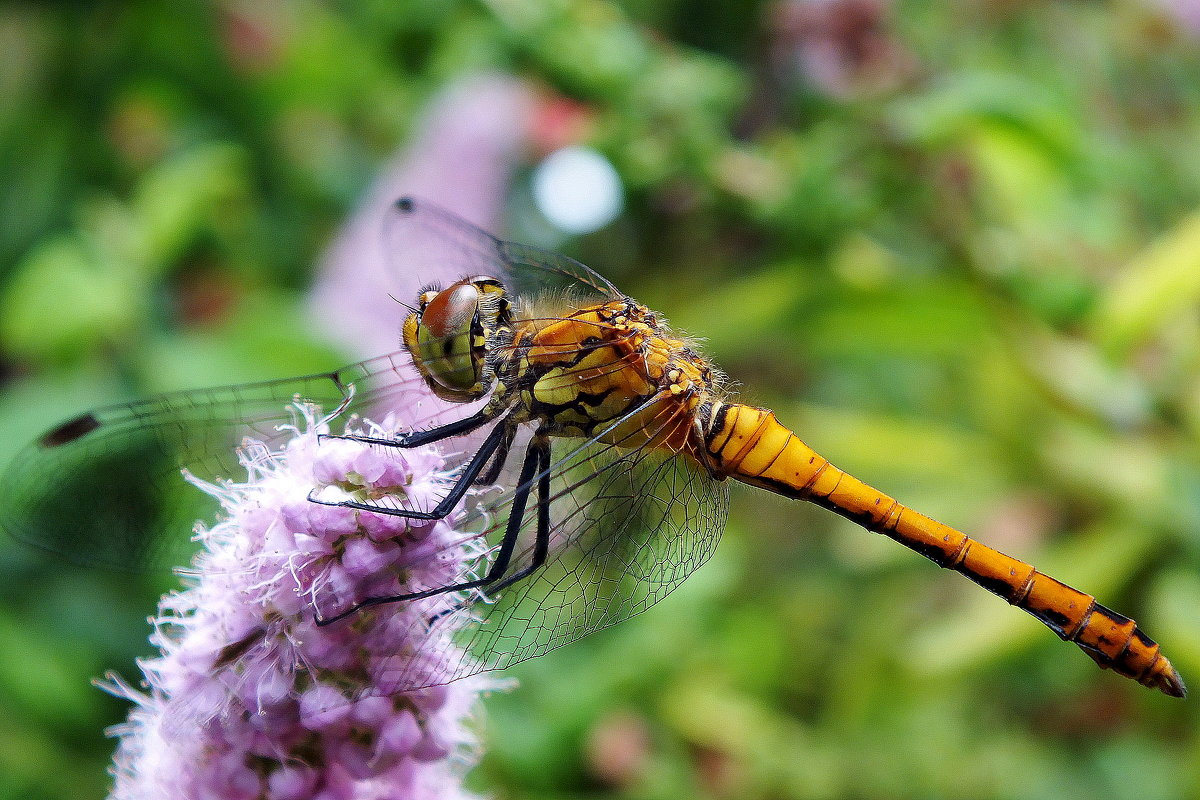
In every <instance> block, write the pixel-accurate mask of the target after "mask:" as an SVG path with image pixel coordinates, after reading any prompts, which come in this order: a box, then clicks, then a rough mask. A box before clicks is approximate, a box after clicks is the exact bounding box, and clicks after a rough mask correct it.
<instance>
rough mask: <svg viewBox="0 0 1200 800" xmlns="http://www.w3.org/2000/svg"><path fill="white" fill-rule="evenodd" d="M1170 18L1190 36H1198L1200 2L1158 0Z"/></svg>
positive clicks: (1199, 28)
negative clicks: (1173, 18)
mask: <svg viewBox="0 0 1200 800" xmlns="http://www.w3.org/2000/svg"><path fill="white" fill-rule="evenodd" d="M1159 3H1160V4H1161V5H1162V6H1163V8H1165V9H1166V10H1167V12H1168V13H1170V14H1171V16H1173V17H1175V19H1176V20H1177V21H1178V22H1179V24H1180V25H1181V26H1183V27H1184V28H1186V29H1187V31H1188V33H1190V34H1192V35H1200V0H1159Z"/></svg>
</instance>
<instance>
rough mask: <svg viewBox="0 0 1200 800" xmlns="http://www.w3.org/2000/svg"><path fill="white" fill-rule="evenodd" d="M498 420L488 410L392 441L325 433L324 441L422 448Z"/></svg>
mask: <svg viewBox="0 0 1200 800" xmlns="http://www.w3.org/2000/svg"><path fill="white" fill-rule="evenodd" d="M495 418H496V415H495V414H494V413H490V412H488V411H486V410H484V411H479V412H477V413H475V414H472V415H471V416H469V417H466V418H465V419H460V420H455V421H454V422H449V423H447V424H445V425H441V426H439V427H437V428H430V429H429V430H427V431H409V432H408V433H400V434H397V435H396V436H395V438H392V439H384V438H380V437H377V436H352V435H347V436H338V435H336V434H332V433H323V434H321V436H320V438H322V439H348V440H350V441H352V442H362V443H363V444H378V445H383V446H384V447H420V446H421V445H423V444H429V443H431V442H440V441H441V440H442V439H449V438H450V437H451V436H462V435H463V434H464V433H470V432H471V431H473V430H475V429H476V428H478V427H480V426H481V425H483V424H485V423H487V422H491V421H492V420H493V419H495Z"/></svg>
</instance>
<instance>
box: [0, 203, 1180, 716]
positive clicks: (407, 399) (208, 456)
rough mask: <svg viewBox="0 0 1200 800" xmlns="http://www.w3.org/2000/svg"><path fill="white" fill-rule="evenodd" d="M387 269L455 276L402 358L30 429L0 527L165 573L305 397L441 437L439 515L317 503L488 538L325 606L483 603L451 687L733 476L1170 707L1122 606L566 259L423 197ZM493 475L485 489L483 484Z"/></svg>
mask: <svg viewBox="0 0 1200 800" xmlns="http://www.w3.org/2000/svg"><path fill="white" fill-rule="evenodd" d="M387 229H388V231H389V233H388V237H389V239H388V240H389V249H391V250H393V251H394V252H395V253H396V254H397V256H396V258H397V263H396V265H395V269H396V271H397V272H399V273H403V272H408V271H419V270H420V269H421V268H422V266H427V265H428V264H429V263H432V261H434V260H436V263H438V264H439V266H440V267H442V268H449V269H452V270H454V271H456V273H457V274H458V275H461V278H460V279H459V280H456V281H455V282H453V283H452V284H450V285H448V286H446V287H444V288H439V287H431V288H426V289H424V290H423V291H421V292H420V293H419V297H418V298H417V301H416V305H415V306H413V307H411V311H410V313H408V314H407V316H406V318H405V319H404V320H403V324H402V347H401V348H400V349H399V350H397V351H396V352H394V353H390V354H388V355H384V356H381V357H378V358H374V359H370V360H367V361H363V362H360V363H357V364H353V365H350V366H347V367H343V368H341V369H338V370H334V371H331V372H326V373H321V374H315V375H308V376H303V377H297V378H288V379H283V380H274V381H266V382H261V383H252V384H243V385H238V386H227V387H218V388H211V389H201V390H193V391H185V392H176V393H171V394H165V395H161V396H158V397H154V398H150V399H146V400H140V401H137V402H133V403H126V404H120V405H113V406H108V407H105V408H100V409H96V410H93V411H89V412H86V413H84V414H81V415H79V416H77V417H75V418H73V419H71V420H69V421H67V422H65V423H63V424H61V425H59V426H58V427H56V428H54V429H52V430H50V431H49V432H47V433H45V434H44V435H42V436H41V437H40V438H39V439H37V440H36V441H35V442H33V443H32V444H31V445H29V446H28V447H27V448H26V449H25V450H24V451H22V453H21V454H20V455H19V456H18V458H17V460H16V462H15V463H14V464H13V466H12V467H11V468H10V469H9V471H8V473H7V475H6V477H5V480H4V481H3V483H2V484H0V526H2V527H3V528H4V529H5V530H6V531H7V532H8V533H9V534H11V535H13V536H14V537H16V538H17V539H20V540H22V541H25V542H27V543H30V544H32V545H34V546H36V547H40V548H42V549H46V550H50V551H53V552H56V553H59V554H61V555H63V556H65V557H67V558H70V559H72V560H75V561H80V562H83V563H86V564H99V565H102V566H107V567H111V568H115V569H134V570H143V569H155V568H159V567H161V566H164V565H174V564H177V563H180V558H181V553H180V550H179V549H178V547H177V546H176V545H175V544H173V542H177V541H178V538H179V537H178V536H177V535H175V533H176V532H178V531H180V530H184V529H188V528H190V525H189V520H190V519H194V518H195V516H196V514H197V512H196V510H195V509H194V508H191V507H188V506H187V505H186V504H181V503H180V502H178V500H179V496H180V495H181V492H180V491H179V488H180V486H181V484H182V483H183V482H182V481H181V480H180V479H179V475H180V470H181V469H186V470H187V471H188V472H189V473H191V474H192V475H195V476H197V477H199V478H201V479H205V480H218V479H219V478H221V477H222V476H228V475H230V474H234V472H235V471H236V470H237V461H236V458H235V456H234V448H233V446H232V444H231V443H232V442H234V441H235V440H236V438H237V437H238V436H245V435H252V436H253V437H254V438H256V439H258V440H260V441H262V442H264V443H266V444H267V445H271V444H273V443H278V442H280V441H281V439H282V438H284V437H285V436H286V435H287V434H286V433H284V432H281V424H282V423H286V422H287V421H288V420H289V407H290V404H291V403H292V402H293V401H294V400H295V399H296V398H301V399H303V400H304V401H305V402H307V403H311V404H314V405H316V406H319V407H322V408H325V409H332V412H331V413H330V418H331V419H332V418H338V417H340V418H353V417H354V415H363V416H367V415H371V414H378V413H379V412H380V411H381V410H389V409H395V408H402V407H403V408H419V409H420V411H419V413H416V414H413V415H411V417H410V418H409V419H407V420H406V421H405V422H406V424H409V425H411V427H410V428H408V429H406V430H403V431H401V432H399V433H396V434H395V435H386V436H365V435H354V434H345V435H343V436H342V438H349V439H353V440H356V441H359V442H362V443H364V444H366V445H370V446H375V447H382V448H397V449H401V450H402V449H406V448H413V447H420V446H426V445H434V444H439V445H441V446H443V447H444V449H445V450H446V451H447V452H448V453H458V454H459V455H457V456H453V458H452V461H453V464H452V469H451V470H450V471H449V474H451V475H452V476H453V479H452V480H451V481H448V483H447V486H446V488H445V492H444V495H443V496H442V497H441V499H440V500H438V501H437V503H436V505H434V507H432V508H422V509H417V508H412V507H409V506H408V501H407V500H406V499H405V498H403V497H399V496H391V495H386V494H385V495H384V496H382V497H366V498H340V499H326V498H323V497H321V496H319V495H317V494H314V495H310V498H309V499H310V500H311V501H312V502H314V503H325V504H332V505H341V506H347V507H350V508H354V509H359V510H363V511H372V512H379V513H384V514H393V515H396V516H406V517H410V518H416V519H437V518H444V517H446V516H447V515H449V514H451V513H452V512H453V511H454V510H455V509H458V508H460V507H463V506H466V505H469V504H472V503H473V504H474V515H475V517H474V518H476V519H481V520H484V521H485V524H484V525H483V526H481V529H480V530H479V531H478V532H477V533H476V534H474V535H477V536H479V537H480V538H481V539H482V540H483V541H486V543H487V546H486V547H481V548H479V553H478V555H477V556H475V559H476V560H475V562H474V563H472V564H471V565H470V568H469V569H468V570H465V571H464V573H463V576H462V579H461V580H456V581H454V582H452V583H449V584H446V585H441V586H416V587H408V588H409V589H410V591H407V592H406V593H405V594H400V595H388V596H372V597H364V598H358V599H357V601H356V602H354V603H352V604H351V605H350V606H349V607H343V608H339V609H327V610H325V609H317V612H318V613H317V617H318V622H319V623H320V624H322V625H333V624H339V623H342V622H343V621H344V620H346V618H347V617H353V616H354V615H355V614H358V613H360V612H362V610H363V609H364V608H367V607H375V606H384V605H387V604H393V603H404V602H410V601H415V600H419V599H423V598H429V597H432V596H436V595H439V594H445V593H452V592H464V591H465V592H474V593H476V596H477V597H478V598H480V599H483V600H486V602H480V603H477V604H476V606H475V610H474V612H473V613H472V615H471V618H472V619H473V621H474V624H473V625H471V626H469V627H468V628H466V630H465V632H464V633H461V634H459V635H457V638H456V639H455V646H458V647H461V648H462V652H463V653H464V654H469V657H468V656H467V655H464V656H463V657H462V658H461V659H459V660H457V661H454V662H452V663H453V664H454V666H453V667H451V668H450V670H449V671H448V672H447V673H446V674H444V675H443V676H442V677H443V678H444V679H445V680H446V681H449V680H454V679H457V678H460V677H463V676H465V675H468V674H472V673H473V672H476V671H479V670H482V669H489V668H500V667H505V666H508V665H510V664H513V663H516V662H518V661H521V660H524V659H527V658H532V657H534V656H539V655H542V654H544V653H546V652H548V651H549V650H551V649H553V648H555V647H558V646H560V645H563V644H567V643H569V642H572V641H575V640H577V639H579V638H580V637H582V636H584V635H587V634H589V633H591V632H593V631H596V630H599V629H601V628H605V627H608V626H610V625H613V624H615V623H617V622H620V621H622V620H624V619H627V618H629V617H631V616H633V615H635V614H637V613H640V612H641V611H644V610H645V609H647V608H648V607H650V606H651V605H653V604H655V603H657V602H658V601H659V600H661V599H662V598H663V597H665V596H666V595H667V594H669V593H670V592H671V591H672V590H674V589H675V588H676V587H677V586H679V584H680V583H681V582H682V581H683V580H684V579H685V578H686V577H687V576H688V575H690V574H691V573H692V572H694V571H695V570H696V569H697V568H698V567H699V566H700V565H701V564H703V563H704V562H705V561H706V560H707V559H708V558H709V556H710V555H711V554H712V553H713V550H714V548H715V547H716V544H717V541H718V539H719V538H720V535H721V533H722V530H723V528H724V526H725V523H726V520H727V516H728V495H729V485H730V483H731V482H734V481H736V482H739V483H742V484H747V485H749V486H751V487H755V488H757V489H763V490H766V491H769V492H773V493H775V494H778V495H782V496H783V497H786V498H790V499H795V500H805V501H808V502H811V503H815V504H817V505H818V506H821V507H824V508H826V509H829V510H830V511H832V512H834V513H836V514H839V515H841V516H843V517H845V518H848V519H850V520H852V521H853V522H855V523H857V524H859V525H860V526H862V527H863V528H865V529H866V530H867V531H870V532H873V533H878V534H882V535H884V536H886V537H888V538H890V539H892V540H894V541H896V542H898V543H900V544H902V545H904V546H905V547H908V548H910V549H912V550H914V551H916V552H917V553H919V554H920V555H922V556H924V557H925V558H927V559H929V560H931V561H933V562H934V563H935V564H937V565H938V566H940V567H944V568H946V569H949V570H952V571H954V572H957V573H959V574H961V575H963V576H965V577H967V578H969V579H970V580H972V581H974V582H975V583H976V584H978V585H979V586H981V587H983V588H984V589H986V590H987V591H989V592H992V593H993V594H995V595H998V596H999V597H1001V598H1003V599H1004V600H1006V601H1007V602H1008V603H1010V604H1012V605H1014V606H1016V607H1018V608H1021V609H1023V610H1025V611H1027V612H1028V613H1030V614H1032V615H1033V616H1034V617H1035V618H1037V619H1038V620H1040V621H1041V622H1042V623H1043V624H1045V625H1046V626H1047V627H1048V628H1050V630H1052V631H1053V632H1054V633H1055V634H1057V635H1058V636H1059V637H1060V638H1061V639H1063V640H1065V641H1067V642H1072V643H1074V644H1075V645H1077V646H1078V647H1079V648H1081V649H1082V650H1083V651H1084V652H1085V653H1086V654H1087V655H1089V656H1090V657H1091V658H1092V659H1094V660H1095V662H1096V663H1097V664H1098V665H1099V666H1100V667H1102V668H1105V669H1111V670H1113V671H1114V672H1116V673H1118V674H1120V675H1123V676H1125V677H1127V678H1131V679H1133V680H1135V681H1137V682H1138V683H1140V684H1142V685H1144V686H1147V687H1150V688H1155V689H1159V690H1161V691H1162V692H1164V693H1166V694H1167V695H1170V696H1173V697H1183V696H1184V695H1185V692H1186V688H1185V686H1184V682H1183V680H1182V679H1181V677H1180V675H1179V673H1178V672H1177V671H1176V669H1175V668H1174V667H1173V666H1172V665H1171V662H1170V661H1169V660H1168V659H1167V657H1166V656H1165V655H1163V653H1162V652H1161V650H1160V647H1159V645H1158V644H1157V643H1156V642H1155V641H1154V640H1152V639H1151V638H1149V637H1148V636H1147V635H1146V634H1145V633H1144V632H1143V631H1142V630H1141V629H1140V628H1139V627H1138V625H1137V624H1136V623H1135V622H1134V621H1133V620H1132V619H1130V618H1128V617H1125V616H1123V615H1121V614H1119V613H1117V612H1115V611H1112V610H1110V609H1109V608H1106V607H1105V606H1103V605H1101V604H1100V603H1098V602H1097V601H1096V599H1095V598H1094V597H1093V596H1092V595H1089V594H1087V593H1085V592H1082V591H1079V590H1077V589H1074V588H1072V587H1070V586H1068V585H1066V584H1065V583H1062V582H1060V581H1058V580H1055V579H1054V578H1051V577H1049V576H1048V575H1046V574H1044V573H1042V572H1040V571H1039V570H1037V569H1036V568H1034V567H1033V566H1031V565H1030V564H1027V563H1025V562H1023V561H1021V560H1019V559H1017V558H1014V557H1011V556H1008V555H1005V554H1004V553H1001V552H999V551H998V550H995V549H993V548H991V547H988V546H987V545H985V544H982V543H981V542H978V541H976V540H975V539H973V538H971V537H970V536H968V535H966V534H965V533H962V532H960V531H958V530H956V529H954V528H952V527H949V526H947V525H944V524H942V523H940V522H937V521H935V520H933V519H932V518H930V517H928V516H926V515H924V514H922V513H920V512H918V511H916V510H914V509H911V508H909V507H907V506H905V505H903V504H901V503H900V502H899V501H898V500H896V499H894V498H892V497H891V496H889V495H887V494H885V493H884V492H882V491H879V490H878V489H875V488H873V487H871V486H869V485H867V484H866V483H864V482H863V481H861V480H859V479H858V478H855V477H853V476H852V475H849V474H847V473H846V472H844V471H843V470H841V469H839V468H838V467H836V466H834V465H833V464H832V463H830V462H829V461H828V460H827V459H825V458H824V457H823V456H821V455H819V454H818V453H816V452H815V451H814V450H813V449H811V448H810V447H809V446H808V445H806V444H805V443H804V442H803V441H801V439H800V437H799V436H797V434H796V433H794V432H793V431H792V430H791V429H790V428H788V427H787V426H786V425H784V424H783V423H781V422H780V421H779V420H778V419H777V418H776V416H775V414H774V413H773V412H771V411H770V410H767V409H763V408H757V407H754V406H751V405H747V404H744V403H740V402H738V401H737V399H736V398H735V397H734V396H733V394H732V393H731V392H730V391H729V390H728V389H727V388H726V385H725V379H724V377H723V375H722V373H721V372H720V371H719V370H718V369H716V368H715V367H714V366H713V365H712V364H711V363H710V362H709V361H708V360H706V359H705V357H704V356H703V355H702V354H701V353H700V352H699V351H698V349H697V348H696V346H695V345H694V344H692V343H690V342H689V340H687V339H685V338H683V337H682V336H680V335H678V334H676V333H674V332H672V330H671V329H670V327H669V326H668V325H667V323H666V321H665V320H664V318H663V317H662V316H661V315H660V314H658V313H656V312H654V311H653V310H651V309H649V308H647V307H646V306H644V305H642V304H641V303H639V302H637V301H636V300H634V299H633V298H631V297H629V296H628V295H626V294H624V293H623V292H621V291H620V290H618V289H617V288H616V287H615V286H614V285H613V284H612V283H611V282H609V281H608V280H607V279H605V278H604V277H603V276H601V275H600V274H599V273H597V272H595V271H593V270H592V269H590V268H589V267H587V266H585V265H583V264H581V263H579V262H578V261H575V260H573V259H570V258H568V257H566V256H563V255H560V254H557V253H554V252H551V251H548V250H543V249H540V248H536V247H531V246H528V245H521V244H517V243H514V242H508V241H504V240H502V239H499V238H496V237H494V236H492V235H491V234H489V233H487V232H485V231H483V230H481V229H479V228H477V227H475V226H473V225H471V224H470V223H468V222H466V221H464V220H462V219H459V218H458V217H456V216H455V215H453V214H451V213H450V212H448V211H445V210H443V209H441V208H439V207H438V206H436V205H434V204H431V203H428V202H425V201H423V200H419V199H414V198H404V199H401V200H399V201H397V202H396V203H395V204H394V205H393V206H392V208H391V211H390V218H389V221H388V225H387ZM497 483H498V484H499V485H500V486H501V487H503V488H502V491H500V492H499V493H489V492H476V491H473V489H475V488H476V487H479V486H481V485H487V484H497Z"/></svg>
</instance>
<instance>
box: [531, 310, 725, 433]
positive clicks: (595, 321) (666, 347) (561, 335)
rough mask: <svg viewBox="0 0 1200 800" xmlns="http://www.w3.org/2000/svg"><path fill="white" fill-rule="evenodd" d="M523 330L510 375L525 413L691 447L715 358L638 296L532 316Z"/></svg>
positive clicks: (555, 429) (559, 427)
mask: <svg viewBox="0 0 1200 800" xmlns="http://www.w3.org/2000/svg"><path fill="white" fill-rule="evenodd" d="M515 338H516V340H517V343H518V346H517V347H516V348H515V350H514V358H515V359H516V363H515V364H514V365H513V367H514V369H513V370H512V372H513V373H515V374H514V375H513V376H512V378H510V379H509V380H511V381H512V382H513V385H514V388H515V389H516V391H517V392H519V399H518V406H519V409H520V410H519V413H520V414H521V415H522V416H523V417H525V418H527V419H531V420H538V421H540V422H541V423H542V425H543V429H544V430H545V432H546V433H548V434H550V435H559V436H582V437H590V436H596V435H598V434H601V440H602V441H604V442H606V443H610V444H617V445H621V446H627V447H637V446H641V445H644V444H647V443H649V444H652V445H654V446H658V445H665V446H668V447H671V448H672V449H674V450H679V449H684V445H685V444H686V442H687V437H688V436H689V435H690V429H691V425H690V424H689V423H690V421H692V420H694V418H695V416H694V415H695V411H696V409H697V408H698V407H699V406H700V405H701V404H703V403H705V402H706V400H707V399H708V397H709V394H710V392H711V385H712V370H711V367H710V366H709V365H708V363H707V362H705V361H704V360H703V359H701V358H700V357H699V356H698V355H696V353H695V352H694V351H692V350H691V348H689V347H688V346H687V344H686V343H685V342H684V341H683V340H681V339H676V338H674V337H673V336H671V335H670V333H669V332H668V331H667V330H666V328H665V327H664V326H663V325H662V324H661V323H660V321H659V319H658V317H657V315H655V314H654V313H653V312H651V311H649V310H648V309H647V308H645V307H644V306H641V305H638V304H636V303H634V302H632V301H614V302H610V303H604V304H602V305H595V306H589V307H586V308H583V309H580V310H578V311H575V312H574V313H572V314H570V315H569V316H566V317H564V318H561V319H556V320H552V321H549V322H547V323H546V324H540V325H534V324H532V323H530V324H528V325H527V326H526V328H525V329H524V330H519V331H518V332H517V335H516V337H515ZM652 399H653V400H654V402H648V401H651V400H652ZM641 406H645V408H644V410H643V411H640V412H639V411H636V409H638V408H639V407H641ZM614 423H619V424H616V425H615V426H614Z"/></svg>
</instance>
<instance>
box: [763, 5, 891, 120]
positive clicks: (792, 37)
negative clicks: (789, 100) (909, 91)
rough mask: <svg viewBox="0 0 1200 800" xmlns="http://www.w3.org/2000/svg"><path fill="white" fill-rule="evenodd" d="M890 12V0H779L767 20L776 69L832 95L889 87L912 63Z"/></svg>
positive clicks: (782, 76) (845, 95)
mask: <svg viewBox="0 0 1200 800" xmlns="http://www.w3.org/2000/svg"><path fill="white" fill-rule="evenodd" d="M890 12H891V0H782V2H780V3H778V4H777V5H776V6H775V7H774V9H773V13H772V19H771V32H772V46H771V57H772V61H773V64H774V67H775V69H777V70H779V71H780V72H781V73H782V75H781V76H780V77H781V79H782V80H783V81H784V82H788V79H789V78H791V79H792V80H794V79H795V78H797V77H800V78H802V79H803V80H805V81H807V82H808V83H810V84H812V85H813V86H815V87H816V88H818V89H819V90H821V91H823V92H825V93H827V94H831V95H833V96H835V97H848V96H851V95H854V94H858V93H863V92H868V93H869V92H877V91H886V90H887V89H890V88H893V87H895V86H896V85H898V84H899V83H901V82H902V81H903V80H904V79H905V78H907V77H908V75H910V74H911V73H912V71H913V68H914V61H913V57H912V56H911V55H910V54H909V53H908V51H907V50H905V49H904V47H903V46H902V45H901V44H900V42H899V41H898V40H897V39H896V38H895V37H894V36H893V35H892V33H891V31H890V29H889V24H888V15H889V13H890Z"/></svg>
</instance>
